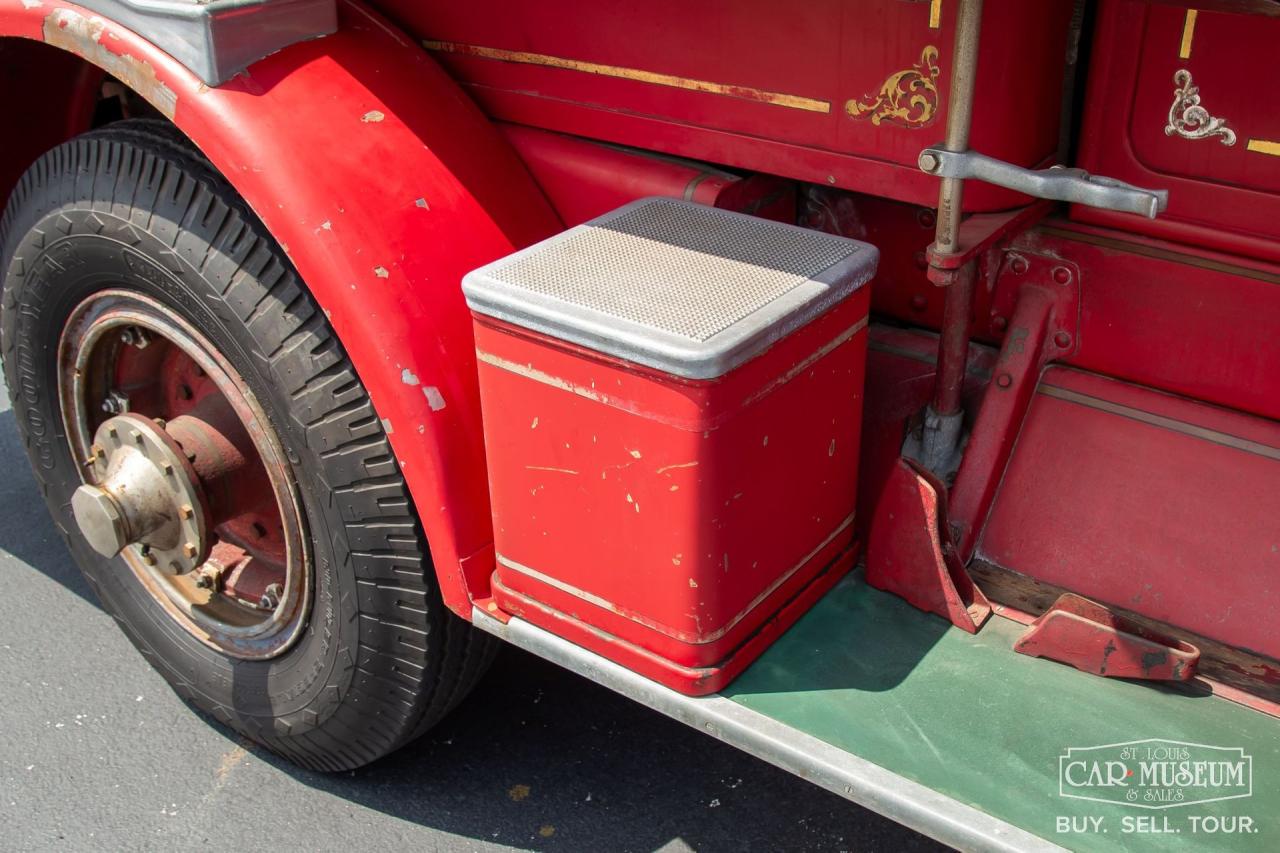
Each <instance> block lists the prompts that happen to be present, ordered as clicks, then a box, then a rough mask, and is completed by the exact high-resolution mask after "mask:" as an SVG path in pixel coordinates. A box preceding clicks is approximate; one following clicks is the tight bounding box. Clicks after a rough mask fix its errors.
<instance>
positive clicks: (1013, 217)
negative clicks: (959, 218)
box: [926, 201, 1053, 287]
mask: <svg viewBox="0 0 1280 853" xmlns="http://www.w3.org/2000/svg"><path fill="white" fill-rule="evenodd" d="M1052 208H1053V204H1052V203H1051V202H1047V201H1036V202H1034V203H1032V204H1030V205H1028V206H1027V207H1022V208H1018V209H1017V210H1011V211H1006V212H1003V213H976V214H974V215H973V216H970V217H968V218H967V219H965V220H964V222H961V223H960V234H959V244H960V245H959V248H958V249H957V250H956V251H954V252H939V251H937V250H936V249H935V248H934V246H933V245H930V246H929V248H928V250H927V251H926V256H927V257H928V259H929V273H928V274H929V281H931V282H933V283H934V284H935V285H937V286H938V287H949V286H950V285H952V284H954V283H955V278H956V276H957V275H959V273H960V269H961V268H962V267H964V266H965V265H966V264H968V263H969V262H970V261H973V260H975V259H977V258H978V256H979V255H981V254H983V253H984V252H986V251H987V250H988V249H990V248H991V247H992V246H994V245H995V244H996V243H998V242H1000V241H1001V240H1003V239H1005V238H1006V237H1011V236H1013V235H1015V234H1018V233H1021V232H1023V231H1025V230H1027V229H1028V228H1030V227H1031V226H1032V225H1034V224H1035V223H1036V222H1038V221H1040V220H1041V219H1043V218H1044V217H1045V215H1046V214H1048V213H1049V211H1050V210H1051V209H1052Z"/></svg>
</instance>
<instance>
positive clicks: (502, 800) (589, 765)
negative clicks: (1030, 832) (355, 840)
mask: <svg viewBox="0 0 1280 853" xmlns="http://www.w3.org/2000/svg"><path fill="white" fill-rule="evenodd" d="M3 393H4V391H3V388H2V387H0V395H2V394H3ZM0 407H3V410H2V411H0V471H3V472H4V475H3V476H0V512H2V513H3V516H4V523H3V524H0V552H7V553H8V554H10V555H11V556H12V557H13V558H15V559H16V560H18V561H21V562H22V563H23V564H25V565H26V566H29V567H31V568H32V569H34V570H36V571H38V572H41V573H42V574H44V575H45V576H47V577H48V578H50V579H52V580H54V581H55V582H57V583H58V584H60V585H61V586H62V587H64V588H65V589H66V590H68V591H69V592H70V593H73V594H75V595H77V596H80V597H81V598H83V599H85V600H86V601H89V602H91V603H92V604H94V606H97V600H96V598H95V596H93V594H92V593H91V591H90V590H89V587H88V585H87V584H86V583H85V581H84V579H83V577H82V576H81V574H80V571H79V569H78V568H77V567H76V566H75V563H74V562H73V560H72V558H71V555H70V554H69V553H68V552H67V549H66V547H65V545H64V544H63V542H62V537H61V535H60V534H59V532H58V530H57V528H56V526H55V525H54V523H53V522H52V521H51V520H50V518H49V514H48V512H47V510H46V508H45V505H44V501H43V500H42V498H41V497H40V494H39V491H38V489H37V487H36V483H35V480H34V478H33V476H32V474H31V471H30V468H29V466H28V462H27V459H26V454H25V453H24V451H23V448H22V446H21V442H20V439H19V438H18V434H17V429H16V426H15V424H14V413H13V411H12V410H10V409H8V408H7V400H6V401H4V403H3V404H0ZM850 724H851V725H856V721H852V720H851V721H850ZM210 725H212V726H214V727H215V728H216V729H217V730H218V731H220V732H221V733H222V734H223V735H224V736H225V737H226V738H227V739H228V740H229V741H233V742H235V741H236V740H237V737H236V735H235V734H234V733H233V732H231V731H230V730H227V729H225V728H222V727H221V726H220V725H218V724H217V723H213V722H212V721H210ZM248 748H249V749H251V751H252V752H253V753H254V754H255V755H256V756H258V757H259V758H260V759H262V760H263V761H264V762H266V763H267V764H269V765H270V766H271V767H272V768H274V770H275V771H276V772H279V773H281V774H283V775H286V776H289V777H292V778H293V779H296V780H297V781H298V782H300V783H302V784H304V785H307V786H309V787H311V788H312V789H315V790H317V791H323V792H326V793H327V794H329V795H331V796H336V797H340V798H343V799H345V800H347V801H349V802H351V803H353V804H355V805H358V806H361V807H364V808H367V809H370V810H373V811H376V812H380V813H383V814H385V815H388V816H391V817H394V818H397V819H399V820H403V821H408V822H411V823H413V824H418V825H421V826H424V827H430V828H432V829H435V830H438V831H442V832H446V833H450V834H452V835H456V836H460V837H461V838H465V839H474V840H476V841H481V842H488V843H493V844H502V845H509V846H514V847H520V848H530V849H547V850H601V851H605V850H608V851H613V850H636V851H647V850H656V849H659V848H663V847H666V846H668V845H670V848H669V849H673V850H681V849H693V850H699V851H711V850H727V851H728V850H732V851H740V850H858V849H861V850H867V849H893V850H924V849H937V848H936V845H934V844H933V843H932V842H930V841H928V840H927V839H925V838H923V837H922V836H919V835H916V834H915V833H913V832H911V831H910V830H908V829H906V828H904V827H901V826H899V825H897V824H895V823H893V822H892V821H889V820H886V819H884V818H881V817H879V816H878V815H875V814H872V813H871V812H868V811H865V810H863V809H861V808H859V807H857V806H854V805H852V804H850V803H847V802H845V801H844V800H842V799H840V798H838V797H836V796H834V795H832V794H829V793H827V792H825V791H823V790H821V789H819V788H817V787H815V786H813V785H811V784H810V783H808V782H804V781H802V780H801V779H799V778H796V777H794V776H791V775H790V774H788V773H785V772H783V771H781V770H777V769H776V768H773V767H771V766H769V765H767V764H764V763H763V762H760V761H757V760H756V759H754V758H752V757H750V756H748V755H746V754H745V753H742V752H739V751H738V750H736V749H734V748H732V747H729V746H726V745H725V744H722V743H720V742H718V741H715V740H713V739H712V738H710V737H707V736H705V735H702V734H700V733H699V732H697V731H694V730H693V729H690V728H688V727H686V726H684V725H683V724H681V723H677V722H675V721H673V720H670V719H668V718H666V717H663V716H661V715H660V714H658V713H656V712H654V711H651V710H649V709H647V708H645V707H643V706H641V705H638V704H636V703H634V702H632V701H631V700H628V699H625V698H623V697H621V696H618V695H616V694H614V693H612V692H611V691H609V690H607V689H605V688H603V687H600V686H599V685H596V684H594V683H592V682H589V681H587V680H585V679H583V678H580V677H579V676H576V675H574V674H572V673H570V672H568V671H566V670H563V669H560V668H559V667H557V666H555V665H554V664H551V663H548V662H546V661H542V660H540V659H538V658H535V657H533V656H531V655H529V654H527V653H525V652H522V651H520V650H518V649H514V648H506V649H504V650H503V651H502V653H501V654H500V655H499V657H498V660H497V662H496V663H495V665H494V667H493V669H492V671H491V672H490V673H489V674H488V675H487V676H486V677H485V678H484V680H483V681H482V682H481V684H480V686H479V687H478V688H477V690H476V691H475V693H474V694H472V695H471V696H470V697H469V698H468V699H467V700H466V701H464V703H463V704H462V706H461V707H459V708H458V709H457V710H456V711H454V713H453V714H451V715H450V716H449V717H448V718H447V719H446V720H445V721H444V722H443V723H441V724H440V725H439V726H438V727H437V728H435V729H434V730H432V731H431V732H429V733H428V734H427V735H426V736H424V737H423V738H421V739H420V740H418V741H416V742H415V743H413V744H410V745H409V746H407V747H405V748H404V749H402V750H400V751H399V752H397V753H395V754H394V755H391V756H389V757H388V758H385V759H383V760H382V761H379V762H377V763H376V764H374V765H372V766H370V767H368V768H365V769H362V770H359V771H356V772H353V773H343V774H338V775H325V774H319V773H312V772H310V771H305V770H301V769H299V768H297V767H295V766H293V765H291V764H289V763H287V762H285V761H283V760H282V759H280V758H277V757H276V756H274V755H271V754H269V753H266V752H265V751H264V750H260V749H258V748H256V747H248ZM281 783H283V780H281ZM471 846H472V845H470V844H468V843H466V842H464V841H461V839H460V841H459V847H460V848H470V847H471Z"/></svg>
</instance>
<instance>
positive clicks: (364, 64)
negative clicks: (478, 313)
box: [0, 0, 560, 616]
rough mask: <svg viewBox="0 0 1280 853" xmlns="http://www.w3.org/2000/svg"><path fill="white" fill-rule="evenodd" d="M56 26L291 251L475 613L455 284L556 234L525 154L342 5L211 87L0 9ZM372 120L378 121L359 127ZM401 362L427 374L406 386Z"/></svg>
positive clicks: (27, 28)
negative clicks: (330, 18)
mask: <svg viewBox="0 0 1280 853" xmlns="http://www.w3.org/2000/svg"><path fill="white" fill-rule="evenodd" d="M55 31H56V33H57V34H59V35H55V43H57V44H58V46H59V47H62V48H64V49H67V50H71V51H74V52H76V53H77V54H79V55H81V56H83V57H84V58H85V59H87V60H88V61H90V62H93V63H95V64H97V65H99V66H100V67H103V68H105V69H106V70H108V71H111V72H112V73H123V72H122V71H121V69H132V71H130V72H129V73H131V74H133V77H131V78H130V79H140V80H142V81H143V82H144V83H145V84H146V85H144V86H142V87H141V88H140V89H139V93H140V94H142V95H143V96H144V97H147V98H148V99H149V100H151V101H152V103H153V104H155V105H157V107H158V108H161V110H162V112H166V113H167V114H171V115H172V116H173V120H174V123H175V124H176V125H177V126H178V127H179V128H180V129H181V130H182V131H183V132H184V133H186V134H187V135H188V136H189V137H190V138H191V139H192V140H193V141H194V142H195V143H196V144H197V145H198V146H199V147H200V149H201V150H202V151H203V152H204V153H205V154H206V156H208V157H209V159H210V160H211V161H212V162H213V163H214V165H215V166H217V167H218V168H219V169H220V170H221V171H222V173H223V174H224V175H226V176H227V179H228V180H229V181H230V182H231V183H232V184H233V185H234V186H235V188H236V189H237V191H238V192H239V193H240V194H241V195H242V196H243V197H244V198H245V199H246V200H247V201H248V203H249V204H250V205H251V206H252V207H253V209H254V210H255V212H257V214H258V215H259V216H260V217H261V218H262V220H263V222H264V223H265V224H266V226H267V227H268V228H269V229H270V231H271V233H272V234H273V235H274V236H275V237H276V239H277V240H279V241H280V243H281V244H282V245H283V246H284V247H285V251H286V252H287V253H288V254H289V257H290V259H291V260H292V261H293V263H294V265H295V266H296V267H297V269H298V272H299V273H300V274H301V276H302V278H303V279H304V280H305V281H306V282H307V285H308V287H309V288H310V290H311V291H312V293H313V294H314V296H315V298H316V299H317V301H318V302H319V303H320V305H321V307H323V308H324V309H325V311H326V313H327V314H328V315H329V318H330V320H331V322H332V323H333V325H334V327H335V328H336V330H337V332H338V334H339V336H340V338H341V340H342V342H343V344H344V346H345V347H346V348H347V351H348V353H349V354H350V356H351V359H352V361H353V362H354V364H355V367H356V369H357V371H358V372H359V374H360V377H361V379H362V381H363V382H364V384H365V385H366V387H367V388H368V390H369V393H370V396H371V397H372V399H373V402H374V405H375V406H376V407H377V409H378V413H379V415H380V416H381V417H382V418H384V420H385V421H386V422H387V423H389V424H390V425H391V427H392V430H391V435H390V440H391V445H392V447H393V449H394V450H395V453H396V457H397V459H398V461H399V463H400V467H401V469H402V470H403V471H404V475H405V477H406V479H407V480H408V483H409V486H410V489H411V491H412V494H413V497H414V500H415V502H416V504H417V505H418V507H419V508H420V509H421V516H422V520H423V525H424V527H425V529H426V533H427V537H428V539H429V541H430V543H431V551H432V557H433V559H434V561H435V563H436V566H437V571H438V573H439V574H440V577H441V584H442V588H443V591H444V595H445V600H446V602H447V603H448V604H449V606H450V607H451V608H452V609H453V610H454V611H455V612H457V613H459V614H461V615H464V616H469V615H470V610H471V605H470V599H469V596H468V586H467V585H468V583H470V584H471V585H472V586H471V590H472V591H476V590H480V591H483V590H485V589H486V588H487V579H488V575H489V572H490V569H491V564H489V563H488V562H487V560H485V559H484V557H483V555H484V553H485V549H486V548H487V547H488V546H489V544H490V542H491V540H492V526H491V521H490V518H489V504H488V492H487V488H486V484H485V463H484V448H483V445H482V442H481V429H480V419H479V404H478V399H477V391H476V384H475V366H474V365H475V357H474V352H473V348H472V342H471V325H470V320H469V317H468V315H467V313H466V311H465V308H464V305H463V300H462V293H461V290H460V289H459V282H460V281H461V278H462V275H463V273H465V272H466V271H468V270H470V269H473V268H474V267H476V266H479V265H480V264H482V263H485V262H487V261H490V260H493V259H494V258H497V257H500V256H502V255H504V254H507V253H508V252H510V251H511V250H512V249H513V248H516V247H519V246H523V245H525V244H527V243H530V242H533V241H535V240H537V239H540V238H542V237H545V236H547V235H549V234H551V233H553V232H554V231H555V230H558V229H559V228H560V222H559V220H558V218H557V217H556V216H555V214H554V212H553V211H552V210H551V209H550V207H549V206H548V205H547V203H546V201H545V199H544V198H543V196H542V194H541V193H540V192H539V191H538V189H537V188H536V186H535V185H534V184H533V183H532V181H531V179H530V178H529V175H528V173H527V172H526V171H525V169H524V167H523V166H522V165H521V163H520V161H519V160H518V159H517V158H516V157H515V155H514V154H513V153H512V152H511V150H510V148H509V147H508V146H507V145H506V143H505V142H504V141H503V139H502V138H501V136H500V135H499V134H498V132H497V131H496V130H495V128H494V127H493V125H492V124H490V123H489V122H488V121H487V120H486V119H485V118H484V117H483V116H482V115H481V114H480V112H479V110H478V109H476V107H475V106H474V105H473V104H472V103H471V102H470V101H469V100H468V99H467V98H466V97H464V96H462V95H461V94H460V93H459V92H458V89H457V87H456V86H455V84H454V83H453V82H452V81H451V80H450V79H449V78H448V77H447V76H446V75H445V74H444V73H443V72H442V71H441V70H440V68H439V67H438V66H437V65H436V63H435V62H434V61H433V60H432V59H431V58H430V57H429V56H428V55H427V54H426V53H425V52H424V51H423V50H422V49H421V48H420V47H419V46H418V45H416V44H414V43H413V42H412V41H410V40H408V39H406V38H405V37H403V36H402V35H401V34H400V33H399V32H398V31H397V30H396V29H395V28H394V27H392V26H391V25H389V24H388V23H387V22H386V21H385V20H383V19H382V18H380V17H379V16H377V15H376V14H375V13H373V12H371V11H369V10H368V9H367V8H366V7H365V6H363V5H361V4H359V3H355V2H349V0H344V2H342V3H340V30H339V32H337V33H336V34H334V35H332V36H329V37H326V38H324V39H320V40H317V41H312V42H306V43H303V44H298V45H295V46H293V47H291V48H288V49H286V50H283V51H280V52H279V53H277V54H274V55H272V56H270V57H268V58H266V59H264V60H262V61H261V62H258V63H256V64H255V65H253V66H252V67H251V68H250V69H249V71H248V72H247V73H245V74H242V75H240V76H237V77H236V78H235V79H234V80H232V81H230V82H229V83H227V84H225V85H224V86H221V87H218V88H216V89H211V88H209V87H206V86H204V85H203V84H201V83H200V81H199V80H197V79H196V78H195V77H194V76H193V75H192V74H191V73H190V72H188V71H186V70H185V69H184V68H182V67H181V66H180V65H178V64H177V63H176V62H175V61H174V60H173V59H172V58H170V57H169V56H167V55H166V54H164V53H163V52H161V51H160V50H158V49H157V48H156V47H155V46H154V45H152V44H149V43H147V42H146V41H145V40H143V39H141V38H139V37H138V36H137V35H136V34H134V33H132V32H130V31H128V30H126V29H124V28H122V27H120V26H118V25H116V24H113V23H107V22H101V21H100V19H98V20H97V21H95V16H93V15H91V14H90V13H89V12H87V11H86V10H84V9H81V8H79V7H76V6H74V5H71V4H67V3H61V2H52V0H51V1H50V2H44V3H42V4H41V5H38V6H34V5H33V6H31V7H30V8H28V7H27V5H25V4H23V3H22V2H20V0H0V34H7V35H16V36H21V37H25V38H29V39H33V40H46V39H47V37H48V35H49V34H50V33H51V32H55ZM68 32H69V33H70V35H67V33H68ZM81 36H87V39H88V40H87V41H86V39H85V38H83V37H81ZM113 57H115V58H113ZM169 93H171V95H172V97H171V99H170V94H169ZM374 111H376V112H378V113H380V114H381V115H382V120H380V121H377V122H369V121H364V120H362V119H363V118H364V117H365V116H367V115H369V114H370V113H372V112H374ZM418 199H423V200H425V201H426V202H427V204H428V206H427V207H423V206H421V205H419V204H417V203H416V202H417V200H418ZM378 269H383V270H385V271H386V275H385V277H383V276H380V275H379V274H378V273H377V272H376V271H377V270H378ZM426 317H429V318H431V321H430V322H429V323H426V322H423V318H426ZM403 371H409V372H410V373H411V374H412V375H414V376H416V377H420V383H416V384H412V385H410V384H406V383H405V382H403V381H402V378H401V377H402V372H403ZM476 554H479V555H480V557H479V558H477V559H472V560H468V558H469V557H471V556H472V555H476ZM464 567H465V568H464ZM464 574H465V576H466V577H465V579H464Z"/></svg>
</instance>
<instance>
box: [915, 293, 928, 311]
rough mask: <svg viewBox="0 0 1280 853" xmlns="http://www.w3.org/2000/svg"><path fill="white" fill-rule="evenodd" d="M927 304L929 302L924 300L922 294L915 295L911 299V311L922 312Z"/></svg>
mask: <svg viewBox="0 0 1280 853" xmlns="http://www.w3.org/2000/svg"><path fill="white" fill-rule="evenodd" d="M928 304H929V300H928V299H926V298H925V297H924V296H923V295H922V294H919V293H917V294H916V295H915V296H913V297H911V310H912V311H923V310H924V309H925V307H926V306H927V305H928Z"/></svg>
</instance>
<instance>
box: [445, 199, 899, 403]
mask: <svg viewBox="0 0 1280 853" xmlns="http://www.w3.org/2000/svg"><path fill="white" fill-rule="evenodd" d="M878 260H879V252H878V250H877V249H876V248H875V247H874V246H872V245H870V244H868V243H860V242H858V241H857V240H848V239H845V238H843V237H836V236H833V235H831V234H824V233H822V232H819V231H811V230H809V229H806V228H798V227H796V226H793V225H783V224H780V223H777V222H771V221H769V220H766V219H758V218H756V217H753V216H745V215H743V214H740V213H732V212H730V211H726V210H720V209H718V208H714V207H704V206H703V205H699V204H692V203H690V202H685V201H678V200H676V199H670V198H646V199H641V200H640V201H636V202H632V203H631V204H628V205H626V206H624V207H621V208H619V209H617V210H615V211H613V212H612V213H607V214H605V215H604V216H601V217H599V218H598V219H593V220H592V221H590V222H587V223H585V224H583V225H579V226H577V227H575V228H571V229H569V230H568V231H565V232H563V233H561V234H557V235H556V236H554V237H551V238H549V239H547V240H544V241H542V242H541V243H538V244H537V245H534V246H530V247H529V248H527V249H523V250H521V251H519V252H516V253H515V254H512V255H508V256H507V257H505V258H502V259H501V260H498V261H495V262H493V263H492V264H489V265H488V266H484V267H481V268H480V269H477V270H474V271H472V272H470V273H468V274H467V275H466V277H465V278H463V280H462V289H463V292H464V293H465V294H466V297H467V304H468V305H470V306H471V308H472V310H474V311H475V312H477V313H479V314H483V315H487V316H490V317H496V318H498V319H500V320H505V321H507V322H509V323H512V324H514V325H517V326H520V327H522V328H526V329H532V330H534V331H537V332H542V333H544V334H547V335H550V336H551V337H554V338H557V339H559V340H564V341H569V342H572V343H575V344H579V345H581V346H584V347H587V348H589V349H592V350H595V351H597V352H601V353H604V354H606V355H611V356H615V357H617V358H621V359H626V360H627V361H632V362H636V363H639V364H644V365H648V366H649V367H654V368H657V369H659V370H662V371H664V372H666V373H671V374H673V375H676V376H682V377H685V378H689V379H710V378H713V377H717V376H722V375H724V374H725V373H728V372H729V371H730V370H732V369H734V368H735V367H737V366H738V365H740V364H742V363H743V362H745V361H748V360H749V359H751V358H753V357H755V356H757V355H759V354H760V353H761V352H763V351H764V350H766V349H767V348H768V347H769V346H770V345H772V344H773V343H774V342H775V341H778V340H781V339H782V338H785V337H786V336H787V335H789V334H791V333H792V332H794V331H795V330H796V329H798V328H800V327H801V326H803V325H805V324H806V323H808V322H809V321H810V320H812V319H814V318H815V317H817V316H818V315H819V314H821V313H822V312H823V311H825V310H827V309H828V308H830V307H831V306H832V305H834V304H836V303H837V302H839V301H840V300H841V299H844V298H845V297H846V296H848V295H849V294H851V293H852V292H853V291H854V290H856V289H857V288H858V287H860V286H861V285H863V284H865V283H866V282H867V281H868V280H869V279H870V278H871V276H872V275H874V274H875V271H876V263H877V261H878Z"/></svg>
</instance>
